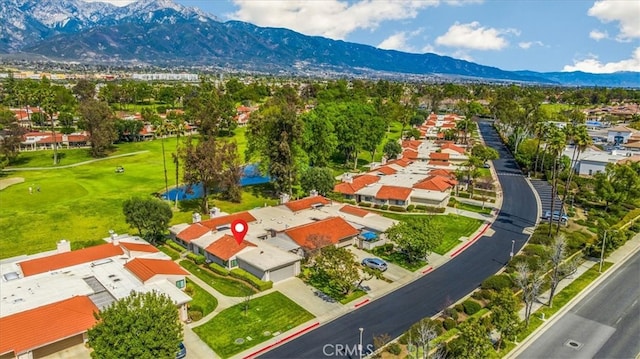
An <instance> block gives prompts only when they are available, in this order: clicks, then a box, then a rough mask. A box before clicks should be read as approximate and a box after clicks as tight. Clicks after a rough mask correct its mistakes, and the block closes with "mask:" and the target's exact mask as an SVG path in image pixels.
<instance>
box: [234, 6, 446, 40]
mask: <svg viewBox="0 0 640 359" xmlns="http://www.w3.org/2000/svg"><path fill="white" fill-rule="evenodd" d="M439 3H440V0H403V1H397V0H376V1H373V0H359V1H357V2H355V3H349V2H347V1H344V0H324V1H309V0H289V1H271V0H234V4H235V5H236V6H238V7H239V9H238V10H237V11H236V12H235V13H233V14H228V15H227V17H229V18H232V19H237V20H241V21H246V22H250V23H253V24H256V25H258V26H271V27H285V28H288V29H292V30H294V31H298V32H301V33H303V34H306V35H319V36H324V37H328V38H332V39H344V38H345V37H346V36H347V35H348V34H350V33H351V32H353V31H355V30H357V29H367V30H374V29H376V28H377V27H378V25H379V24H380V23H381V22H384V21H390V20H404V19H413V18H415V17H416V16H417V15H418V11H419V10H421V9H424V8H427V7H430V6H438V5H439Z"/></svg>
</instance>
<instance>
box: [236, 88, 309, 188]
mask: <svg viewBox="0 0 640 359" xmlns="http://www.w3.org/2000/svg"><path fill="white" fill-rule="evenodd" d="M298 103H299V99H298V98H297V93H296V92H295V90H293V89H292V88H288V87H287V88H283V89H280V91H279V92H278V93H277V94H276V95H275V96H274V97H273V98H272V99H271V100H270V101H268V102H267V103H266V104H265V105H264V106H263V107H262V108H261V109H260V110H259V111H258V112H257V114H256V117H254V118H252V120H251V122H250V123H249V130H248V132H247V134H248V142H249V147H248V149H247V150H248V153H249V155H250V156H251V155H253V156H256V157H258V158H259V159H261V160H262V162H261V165H262V166H263V167H266V168H267V169H268V172H269V175H270V176H271V178H272V179H273V180H274V186H275V188H276V191H278V192H280V193H288V194H289V195H291V194H292V188H293V185H294V183H295V181H296V176H297V173H298V161H297V160H298V158H299V157H300V156H301V155H302V151H301V145H302V143H301V141H302V134H303V125H304V124H303V122H302V120H301V119H300V118H298V115H297V106H298Z"/></svg>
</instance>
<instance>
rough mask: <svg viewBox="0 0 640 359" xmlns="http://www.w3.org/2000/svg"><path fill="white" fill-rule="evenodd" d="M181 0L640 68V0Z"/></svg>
mask: <svg viewBox="0 0 640 359" xmlns="http://www.w3.org/2000/svg"><path fill="white" fill-rule="evenodd" d="M103 1H109V2H117V1H121V2H132V0H103ZM174 1H175V2H177V3H179V4H182V5H185V6H191V7H198V8H200V9H202V10H204V11H206V12H209V13H211V14H213V15H215V16H217V17H218V18H219V19H220V20H221V21H227V20H241V21H246V22H250V23H253V24H255V25H258V26H269V27H284V28H289V29H292V30H295V31H298V32H300V33H303V34H306V35H320V36H324V37H328V38H332V39H339V40H345V41H350V42H356V43H361V44H367V45H372V46H375V47H379V48H386V49H394V50H400V51H406V52H414V53H424V52H433V53H436V54H440V55H447V56H452V57H455V58H461V59H466V60H470V61H473V62H477V63H480V64H483V65H488V66H495V67H499V68H502V69H505V70H522V69H526V70H534V71H544V72H548V71H575V70H581V71H586V72H596V73H608V72H615V71H625V70H626V71H640V0H597V1H596V0H557V1H555V0H529V1H518V0H499V1H492V0H404V1H403V0H288V1H278V0H174Z"/></svg>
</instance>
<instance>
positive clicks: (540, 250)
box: [522, 244, 548, 257]
mask: <svg viewBox="0 0 640 359" xmlns="http://www.w3.org/2000/svg"><path fill="white" fill-rule="evenodd" d="M522 252H523V253H525V254H527V255H530V256H538V257H546V256H547V252H548V250H547V247H545V246H543V245H540V244H529V245H526V246H525V247H524V248H523V249H522Z"/></svg>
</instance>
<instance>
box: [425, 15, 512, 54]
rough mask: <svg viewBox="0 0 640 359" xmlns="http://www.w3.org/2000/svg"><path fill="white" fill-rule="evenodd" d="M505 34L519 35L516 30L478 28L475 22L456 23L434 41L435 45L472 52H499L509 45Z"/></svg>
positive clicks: (478, 25)
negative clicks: (470, 50)
mask: <svg viewBox="0 0 640 359" xmlns="http://www.w3.org/2000/svg"><path fill="white" fill-rule="evenodd" d="M506 34H514V35H516V36H518V35H520V31H518V30H516V29H494V28H487V27H484V26H480V23H479V22H477V21H474V22H471V23H468V24H460V23H458V22H456V23H455V24H453V25H451V27H450V28H449V30H448V31H447V32H446V33H445V34H444V35H442V36H439V37H438V38H437V39H436V44H438V45H444V46H449V47H458V48H465V49H473V50H501V49H503V48H505V47H507V46H508V45H509V42H508V41H507V40H506V39H505V38H504V37H503V36H504V35H506Z"/></svg>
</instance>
